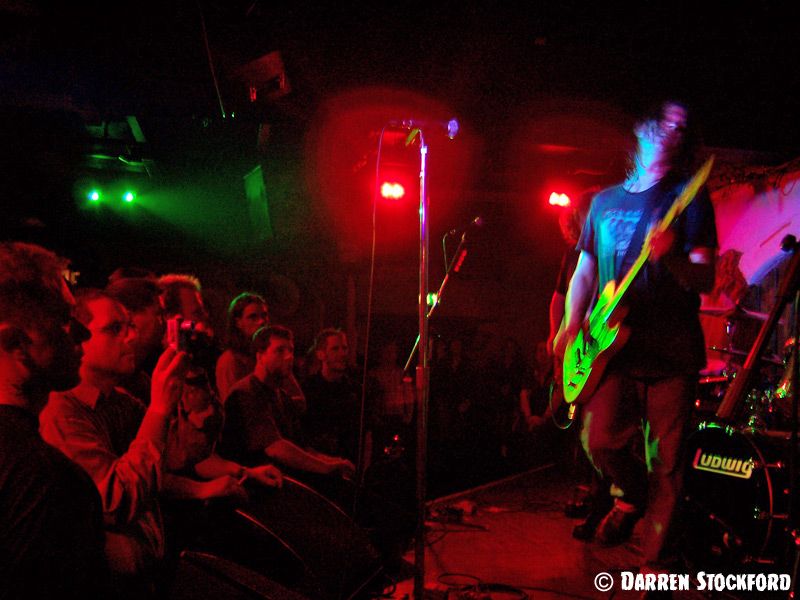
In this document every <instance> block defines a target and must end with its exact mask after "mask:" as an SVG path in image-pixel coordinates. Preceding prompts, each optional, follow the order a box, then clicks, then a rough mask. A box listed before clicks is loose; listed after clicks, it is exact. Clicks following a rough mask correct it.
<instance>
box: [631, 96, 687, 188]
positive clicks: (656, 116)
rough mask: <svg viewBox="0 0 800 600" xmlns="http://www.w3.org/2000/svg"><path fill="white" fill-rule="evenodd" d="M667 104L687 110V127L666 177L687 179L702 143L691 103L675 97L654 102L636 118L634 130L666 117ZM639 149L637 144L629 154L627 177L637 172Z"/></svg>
mask: <svg viewBox="0 0 800 600" xmlns="http://www.w3.org/2000/svg"><path fill="white" fill-rule="evenodd" d="M667 106H680V107H681V108H683V109H684V110H685V111H686V129H684V131H683V137H682V139H681V143H680V145H679V146H678V148H677V150H676V152H675V154H674V155H673V157H672V169H671V170H670V173H669V174H668V175H667V177H666V178H667V179H670V180H672V179H685V178H687V177H689V176H690V175H691V174H692V172H693V171H694V170H695V167H696V166H697V165H696V164H695V161H696V155H697V150H698V148H699V147H700V144H701V136H700V133H699V130H698V128H697V123H696V120H695V118H694V111H693V110H692V108H691V107H690V106H689V104H687V103H686V102H684V101H683V100H679V99H675V98H670V99H667V100H663V101H661V102H658V103H656V104H653V105H651V106H650V107H649V108H648V109H647V110H646V111H644V112H643V113H642V115H641V116H640V117H639V118H638V119H637V120H636V124H635V125H634V127H633V130H634V131H636V129H637V128H639V127H641V126H643V125H645V124H647V123H651V122H652V123H658V122H659V121H661V119H663V118H664V109H665V108H666V107H667ZM638 151H639V145H638V144H636V145H635V146H634V147H633V149H632V150H631V152H630V154H629V155H628V161H627V162H628V164H627V168H626V172H625V174H626V177H631V176H633V175H634V174H635V171H636V155H637V153H638Z"/></svg>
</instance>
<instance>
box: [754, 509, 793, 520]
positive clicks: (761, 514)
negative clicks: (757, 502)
mask: <svg viewBox="0 0 800 600" xmlns="http://www.w3.org/2000/svg"><path fill="white" fill-rule="evenodd" d="M753 518H754V519H755V520H756V521H767V520H770V519H771V520H774V521H786V520H788V519H789V515H788V514H787V513H779V514H772V513H771V512H769V511H766V510H761V509H760V508H759V507H757V506H756V507H755V508H754V509H753Z"/></svg>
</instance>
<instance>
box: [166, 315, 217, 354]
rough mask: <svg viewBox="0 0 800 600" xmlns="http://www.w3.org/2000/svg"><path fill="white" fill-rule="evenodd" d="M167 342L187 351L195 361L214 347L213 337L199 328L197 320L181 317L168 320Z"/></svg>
mask: <svg viewBox="0 0 800 600" xmlns="http://www.w3.org/2000/svg"><path fill="white" fill-rule="evenodd" d="M167 342H168V343H169V345H170V346H172V347H173V348H175V349H176V350H178V351H180V352H186V354H188V355H189V357H190V358H191V359H192V360H193V361H196V360H198V359H199V358H201V357H203V356H205V355H206V354H207V353H208V352H210V351H211V349H212V341H211V337H210V336H209V335H208V334H207V333H206V332H204V331H202V330H199V329H197V322H196V321H189V320H186V319H182V318H181V317H175V318H174V319H169V320H167Z"/></svg>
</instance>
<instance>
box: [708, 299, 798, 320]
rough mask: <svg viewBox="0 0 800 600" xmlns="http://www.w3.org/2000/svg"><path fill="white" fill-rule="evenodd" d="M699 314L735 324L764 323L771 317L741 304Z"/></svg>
mask: <svg viewBox="0 0 800 600" xmlns="http://www.w3.org/2000/svg"><path fill="white" fill-rule="evenodd" d="M698 312H699V313H700V314H701V315H707V316H709V317H721V318H723V319H725V320H726V321H734V322H735V321H761V322H762V323H763V322H765V321H766V320H767V319H768V318H769V315H768V314H767V313H762V312H756V311H754V310H748V309H746V308H744V307H743V306H741V305H740V304H736V305H735V306H734V307H733V308H717V307H707V308H701V309H700V310H699V311H698ZM779 323H780V324H783V320H780V321H779Z"/></svg>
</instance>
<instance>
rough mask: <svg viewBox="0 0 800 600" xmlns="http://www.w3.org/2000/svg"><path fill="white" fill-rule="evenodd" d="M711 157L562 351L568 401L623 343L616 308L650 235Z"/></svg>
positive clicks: (588, 389) (583, 392) (696, 185)
mask: <svg viewBox="0 0 800 600" xmlns="http://www.w3.org/2000/svg"><path fill="white" fill-rule="evenodd" d="M713 164H714V157H713V156H712V157H711V158H709V159H708V160H707V161H706V162H705V164H704V165H703V166H702V167H700V170H699V171H697V173H695V175H694V177H692V178H691V179H690V180H689V182H688V183H687V184H686V187H684V188H683V191H682V192H681V193H680V195H679V196H678V197H677V198H676V199H675V202H674V203H673V204H672V206H671V207H670V209H669V210H668V211H667V214H666V215H664V218H663V219H661V221H659V222H658V223H657V224H656V225H655V226H653V227H652V228H651V229H650V231H649V232H648V233H647V237H646V238H645V241H644V244H642V251H641V252H640V254H639V256H638V258H637V259H636V261H635V262H634V263H633V265H632V266H631V268H630V270H629V271H628V272H627V273H626V274H625V277H623V278H622V281H620V282H619V284H618V285H615V282H614V281H613V280H612V281H609V282H608V283H607V284H606V285H605V287H604V288H603V292H602V293H601V294H600V297H599V298H598V300H597V304H595V307H594V308H593V309H592V312H591V314H590V315H589V319H588V321H587V322H586V323H585V324H584V326H583V328H582V329H581V330H580V331H579V332H578V335H576V336H575V339H573V340H572V341H571V342H569V343H568V344H567V348H566V351H565V353H564V388H563V391H564V399H565V400H566V401H567V402H569V403H573V402H578V403H579V404H580V403H583V402H585V401H587V400H588V399H589V398H590V397H591V396H592V394H593V393H594V391H595V389H597V385H598V384H599V383H600V379H601V378H602V376H603V372H604V371H605V368H606V366H607V365H608V362H609V361H610V360H611V358H613V356H614V355H615V354H617V352H619V350H620V349H621V348H622V347H623V346H624V345H625V343H626V342H627V341H628V338H629V337H630V330H629V329H628V328H627V327H625V326H624V325H623V320H624V318H625V315H626V314H627V310H626V309H625V308H619V304H620V302H621V301H622V298H623V296H624V295H625V292H626V291H627V290H628V288H629V287H630V285H631V283H633V280H634V279H635V278H636V276H637V275H638V274H639V271H641V270H642V267H643V266H644V265H645V263H647V259H648V258H649V256H650V250H651V248H650V238H651V236H652V235H653V234H654V233H662V232H664V231H666V230H667V228H668V227H669V226H670V225H672V222H673V221H674V220H675V219H676V218H677V217H678V216H679V215H680V214H681V213H682V212H683V211H684V210H685V209H686V207H687V206H689V204H690V203H691V202H692V200H694V197H695V196H696V195H697V192H698V190H699V189H700V188H701V187H702V185H703V184H704V183H705V182H706V179H708V174H709V173H710V172H711V166H712V165H713Z"/></svg>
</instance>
